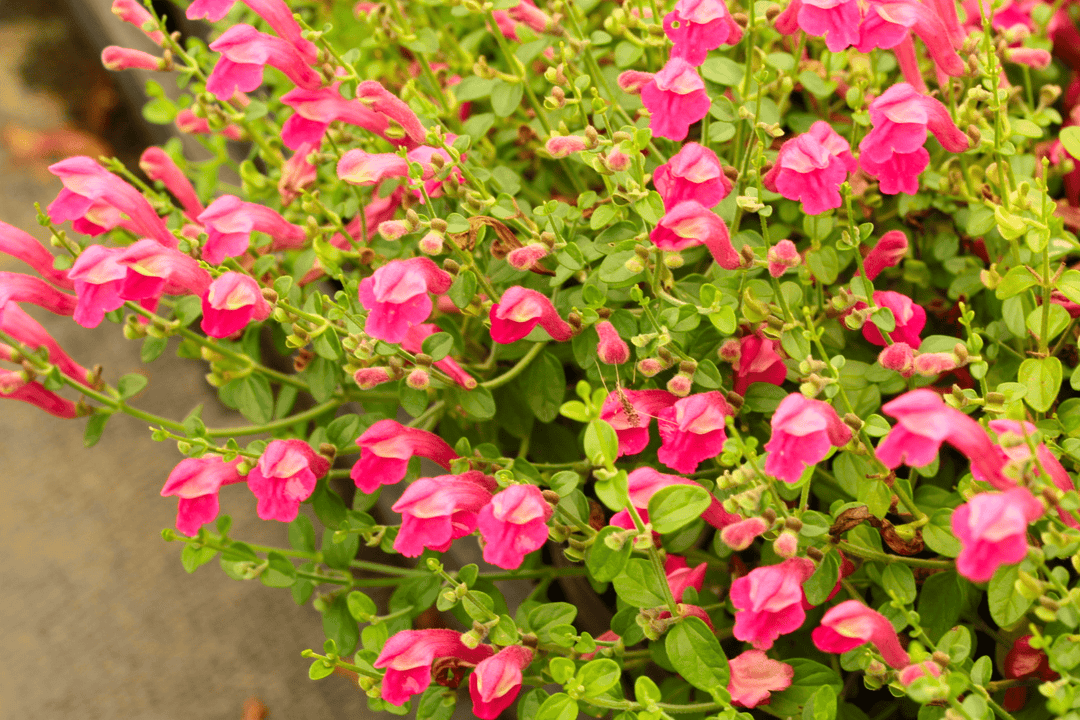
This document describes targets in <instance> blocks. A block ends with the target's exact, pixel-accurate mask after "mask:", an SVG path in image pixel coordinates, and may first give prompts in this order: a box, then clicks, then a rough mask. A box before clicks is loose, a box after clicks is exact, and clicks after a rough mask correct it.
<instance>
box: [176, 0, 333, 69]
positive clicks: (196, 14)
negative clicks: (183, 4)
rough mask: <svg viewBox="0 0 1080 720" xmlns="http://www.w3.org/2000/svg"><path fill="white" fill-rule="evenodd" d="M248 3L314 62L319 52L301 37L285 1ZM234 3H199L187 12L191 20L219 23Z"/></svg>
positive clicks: (230, 0) (246, 1)
mask: <svg viewBox="0 0 1080 720" xmlns="http://www.w3.org/2000/svg"><path fill="white" fill-rule="evenodd" d="M243 2H244V4H245V5H247V6H248V7H249V8H251V9H252V10H254V11H255V13H256V14H257V15H258V16H259V17H261V18H262V19H263V20H265V21H266V24H267V25H269V26H270V27H272V28H273V29H274V32H276V33H277V34H278V35H279V36H280V37H281V38H282V39H283V40H287V41H288V42H289V43H291V44H292V46H293V47H295V48H296V49H297V51H298V52H299V53H300V54H301V55H302V56H303V57H304V59H305V60H307V61H308V62H309V63H314V62H315V61H316V59H318V56H319V51H318V48H316V47H315V44H314V43H313V42H311V41H310V40H305V39H304V38H303V36H302V35H301V30H300V24H299V23H297V22H296V20H295V19H294V18H293V12H292V10H291V9H290V8H289V6H288V5H287V4H285V1H284V0H243ZM233 3H234V0H195V2H193V3H191V5H189V6H188V9H187V18H188V20H198V19H200V18H206V19H207V20H209V21H210V22H217V21H218V20H221V19H222V18H223V17H225V15H226V13H228V12H229V10H230V9H231V8H232V6H233Z"/></svg>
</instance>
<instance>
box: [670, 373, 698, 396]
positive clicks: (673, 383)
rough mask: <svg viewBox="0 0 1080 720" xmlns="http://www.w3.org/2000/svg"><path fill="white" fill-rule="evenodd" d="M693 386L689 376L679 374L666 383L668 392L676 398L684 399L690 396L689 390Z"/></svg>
mask: <svg viewBox="0 0 1080 720" xmlns="http://www.w3.org/2000/svg"><path fill="white" fill-rule="evenodd" d="M693 385H694V380H693V378H692V377H691V376H689V375H687V374H685V373H679V374H677V375H675V377H673V378H671V379H670V380H668V382H667V389H668V392H669V393H671V394H672V395H677V396H678V397H686V396H687V395H689V394H690V389H691V388H692V387H693Z"/></svg>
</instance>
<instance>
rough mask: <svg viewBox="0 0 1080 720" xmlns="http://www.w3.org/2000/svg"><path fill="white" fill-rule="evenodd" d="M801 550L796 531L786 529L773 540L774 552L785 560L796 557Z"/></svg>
mask: <svg viewBox="0 0 1080 720" xmlns="http://www.w3.org/2000/svg"><path fill="white" fill-rule="evenodd" d="M798 550H799V538H798V537H796V535H795V533H793V532H788V531H784V532H782V533H780V536H779V537H778V538H776V540H774V541H773V552H775V553H776V554H777V555H779V556H780V557H782V558H784V559H785V560H786V559H788V558H793V557H795V553H796V552H798Z"/></svg>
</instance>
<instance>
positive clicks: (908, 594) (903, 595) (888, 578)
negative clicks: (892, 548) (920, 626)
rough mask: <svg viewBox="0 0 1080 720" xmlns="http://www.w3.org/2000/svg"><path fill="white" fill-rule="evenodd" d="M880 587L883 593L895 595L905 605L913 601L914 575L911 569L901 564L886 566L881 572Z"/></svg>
mask: <svg viewBox="0 0 1080 720" xmlns="http://www.w3.org/2000/svg"><path fill="white" fill-rule="evenodd" d="M881 587H883V588H884V589H885V592H893V593H896V596H897V597H898V598H899V599H900V602H902V603H904V604H905V605H906V604H909V603H912V602H914V601H915V592H916V591H915V575H914V574H913V573H912V572H911V568H909V567H908V566H907V565H904V564H901V563H893V564H891V565H886V566H885V569H884V570H882V571H881Z"/></svg>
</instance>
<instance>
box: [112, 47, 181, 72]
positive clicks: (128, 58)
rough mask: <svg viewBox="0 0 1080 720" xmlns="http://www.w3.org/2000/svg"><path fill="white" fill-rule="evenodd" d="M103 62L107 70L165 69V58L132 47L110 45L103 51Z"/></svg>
mask: <svg viewBox="0 0 1080 720" xmlns="http://www.w3.org/2000/svg"><path fill="white" fill-rule="evenodd" d="M101 64H102V66H104V68H105V69H106V70H112V71H113V72H119V71H121V70H165V69H166V67H165V59H164V58H159V57H158V56H156V55H151V54H150V53H146V52H143V51H142V50H133V49H132V48H126V47H119V46H117V45H109V46H108V47H106V48H105V49H104V50H102V51H101Z"/></svg>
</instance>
